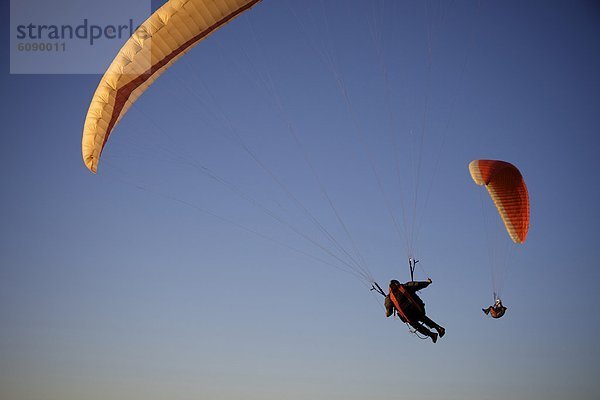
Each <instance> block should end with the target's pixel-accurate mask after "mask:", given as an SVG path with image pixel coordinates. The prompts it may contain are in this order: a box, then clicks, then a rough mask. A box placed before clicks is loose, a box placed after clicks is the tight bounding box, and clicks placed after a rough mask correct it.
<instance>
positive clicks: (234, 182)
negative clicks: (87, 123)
mask: <svg viewBox="0 0 600 400" xmlns="http://www.w3.org/2000/svg"><path fill="white" fill-rule="evenodd" d="M159 5H160V3H159V2H158V3H156V4H153V6H154V7H155V8H156V7H158V6H159ZM382 7H383V8H382ZM382 9H383V12H382ZM3 11H4V13H3V15H5V18H7V19H8V17H7V16H8V15H9V13H8V5H7V4H4V5H3ZM599 21H600V9H599V7H598V5H597V4H595V3H594V2H585V1H582V2H573V1H569V2H567V1H553V2H534V1H525V2H523V1H509V2H490V1H482V2H463V1H458V2H442V3H439V2H416V1H412V2H404V1H402V2H400V1H398V2H390V1H386V2H382V1H376V2H369V4H365V2H358V1H344V2H342V1H323V2H321V1H307V2H302V5H299V4H293V3H292V2H287V1H284V2H275V1H272V0H264V1H263V2H262V3H261V4H259V5H258V6H256V7H255V8H253V9H252V10H251V11H250V12H248V13H247V14H245V15H244V16H243V17H241V18H239V19H237V20H235V21H234V22H233V23H231V24H229V25H227V26H225V27H224V28H223V29H222V30H220V31H218V32H217V33H216V34H215V35H214V36H213V37H211V38H210V39H208V40H206V41H205V42H202V43H200V44H199V45H198V46H197V47H196V48H194V49H193V50H192V51H191V52H190V53H189V54H188V55H187V56H186V57H184V58H183V59H182V60H181V61H180V62H179V63H178V64H176V65H175V66H174V67H173V68H171V70H169V71H167V72H166V73H165V74H164V75H163V76H162V77H161V78H160V79H159V80H158V81H157V82H156V83H155V84H154V85H153V86H152V87H151V88H150V89H149V90H148V91H147V92H146V93H145V94H144V95H143V96H142V97H141V98H140V100H139V101H138V102H137V104H136V105H135V106H134V107H133V108H132V109H131V110H130V112H129V113H128V114H127V115H126V116H125V118H123V120H122V121H121V123H120V124H119V126H118V127H117V128H116V129H115V131H114V134H113V136H112V137H111V140H110V141H109V143H108V145H107V147H106V149H105V152H104V154H103V159H102V160H101V163H100V169H99V172H98V174H97V175H93V174H91V173H90V172H89V171H87V169H86V168H85V166H84V165H83V162H82V160H81V150H80V147H81V131H82V127H83V120H84V118H85V114H86V112H87V108H88V106H89V101H90V99H91V96H92V94H93V92H94V90H95V88H96V85H97V83H98V80H99V78H100V76H99V75H16V74H13V75H11V74H9V58H8V54H9V50H8V48H7V47H6V46H7V43H8V41H7V40H6V41H4V45H3V46H4V54H6V56H5V57H4V58H3V71H4V72H3V73H2V75H1V78H0V79H1V80H2V83H1V87H2V91H1V99H0V101H1V103H2V109H3V120H4V121H5V124H4V129H3V133H4V136H3V139H4V140H3V145H2V146H1V147H0V163H1V164H0V166H1V168H0V171H1V172H0V174H1V177H2V182H3V187H4V189H3V191H2V194H3V195H2V207H0V217H1V220H2V225H1V228H0V239H1V240H0V296H1V301H0V318H1V320H2V324H0V353H1V354H2V355H3V356H2V357H1V358H0V372H1V373H0V393H2V397H3V398H11V399H15V400H21V399H61V400H70V399H81V398H86V399H96V398H98V399H100V398H102V399H164V398H172V399H198V398H201V399H204V398H206V399H209V398H210V399H237V398H244V399H305V398H315V399H338V398H339V399H363V398H374V399H383V398H404V397H410V398H415V399H439V398H445V399H504V398H527V399H564V398H567V397H568V398H573V399H591V398H597V397H598V396H599V395H600V385H599V384H598V381H597V376H598V375H599V373H600V364H599V362H598V359H599V358H600V346H599V345H598V344H597V341H596V338H595V333H596V332H597V331H598V329H599V328H600V318H599V316H598V313H597V311H596V307H595V305H596V302H597V301H598V294H597V283H596V282H597V281H598V278H600V276H599V275H600V274H599V273H598V269H597V265H598V261H597V260H598V258H599V256H600V252H599V248H598V245H597V232H598V229H597V222H598V216H599V215H598V211H597V204H598V203H599V201H600V196H599V190H598V184H597V178H596V176H597V174H598V172H599V168H598V166H597V162H596V157H597V154H596V153H597V150H598V148H599V146H598V145H599V143H598V139H597V132H598V128H599V126H600V123H599V122H600V121H599V119H598V118H599V117H598V110H600V97H599V96H598V93H599V92H600V78H599V76H598V72H597V71H599V70H600V41H599V40H598V38H599V37H600V35H599V33H600V32H599V30H600V24H599ZM8 30H9V28H8V27H7V24H4V28H3V32H4V34H5V36H8V35H12V32H9V31H8ZM373 35H374V36H373ZM374 37H375V38H374ZM377 46H381V49H382V50H381V53H380V54H382V56H383V61H381V59H379V58H378V53H377V51H376V48H377ZM319 54H324V55H325V57H328V56H331V57H333V59H334V60H335V61H334V63H333V66H332V67H328V65H327V64H326V63H324V61H323V60H324V58H322V57H321V56H319ZM110 61H111V60H110V59H107V60H104V61H103V62H105V63H106V65H108V63H109V62H110ZM384 69H385V71H386V72H387V74H386V73H384V72H383V71H384ZM335 76H337V77H339V79H340V81H339V82H341V88H342V89H343V90H345V91H346V93H347V97H345V96H344V95H343V94H342V92H341V91H340V86H338V84H337V82H336V78H335ZM390 110H391V111H392V112H391V113H390V112H389V111H390ZM390 132H393V135H394V136H393V137H394V138H395V139H393V140H392V136H390ZM292 133H293V134H295V135H297V138H298V139H299V143H300V144H298V143H296V142H295V141H294V138H293V135H292ZM394 140H395V141H396V143H394ZM421 140H422V143H423V145H422V146H421V145H420V143H421ZM244 146H247V149H249V151H246V150H245V149H244ZM252 156H254V157H255V159H253V157H252ZM305 156H306V157H308V158H309V159H310V163H307V161H306V159H305ZM476 158H497V159H503V160H507V161H510V162H513V163H514V164H516V165H517V166H518V167H519V168H520V169H521V171H522V173H523V175H524V177H525V180H526V182H527V185H528V188H529V192H530V198H531V204H532V207H531V215H532V216H531V229H530V231H529V236H528V239H527V242H526V243H525V244H524V245H523V246H521V247H520V248H518V249H515V248H514V246H510V245H509V246H507V243H508V242H507V241H506V240H503V239H505V238H504V237H503V236H501V235H500V236H499V237H498V238H496V239H491V240H488V239H487V238H486V232H492V233H493V234H497V233H498V232H500V233H502V231H499V228H498V227H497V226H496V225H497V224H496V222H497V217H496V215H495V214H494V213H493V210H491V208H490V207H489V206H490V204H491V201H489V199H488V198H487V197H485V193H484V190H483V189H482V188H480V187H477V186H476V185H475V184H474V183H473V182H472V180H471V178H470V176H469V173H468V169H467V165H468V163H469V162H470V161H471V160H473V159H476ZM419 159H420V160H421V162H420V164H419V161H418V160H419ZM256 160H259V162H257V161H256ZM261 165H262V166H261ZM311 165H312V166H313V167H314V170H315V171H316V176H317V177H318V180H317V178H315V174H313V173H312V172H311V168H310V166H311ZM397 165H399V166H400V168H397V167H396V166H397ZM419 165H420V167H418V166H419ZM208 170H209V171H211V172H210V174H207V173H206V171H208ZM374 171H375V172H374ZM414 176H417V179H416V180H413V177H414ZM319 181H320V182H321V183H322V187H323V188H324V190H325V191H326V193H327V196H329V198H330V199H331V201H332V204H333V205H334V207H335V210H336V211H337V212H338V213H339V215H340V216H341V219H342V221H343V222H344V225H345V226H346V229H347V231H348V232H350V236H351V238H352V239H349V238H348V235H347V234H346V232H345V230H344V227H343V226H341V224H340V223H339V221H338V219H337V218H336V217H335V214H334V213H333V211H332V208H331V207H330V205H329V202H328V200H327V198H326V197H325V195H324V192H323V190H322V189H321V187H320V185H319ZM399 181H401V182H402V185H399V184H398V182H399ZM416 182H418V184H417V183H416ZM381 188H383V190H381ZM415 191H417V192H418V202H417V204H418V206H417V208H416V210H417V212H416V215H417V223H416V225H415V226H416V228H412V225H411V224H408V225H409V226H406V227H404V224H402V213H403V212H404V213H405V215H407V216H408V217H407V220H408V221H410V217H411V216H412V215H415V213H414V210H415V209H413V207H412V203H411V199H412V196H413V195H414V193H415ZM292 196H293V198H292ZM294 199H295V200H294ZM386 201H387V202H388V203H389V204H391V212H392V214H393V215H394V217H395V218H397V220H398V222H399V225H400V229H398V230H397V229H396V228H395V226H394V223H393V221H392V218H391V217H390V210H388V206H387V203H386ZM296 203H300V204H302V206H303V207H305V208H306V209H307V210H309V212H310V214H311V215H312V216H313V217H314V219H316V220H317V221H319V223H320V224H322V225H323V226H324V227H325V229H326V230H327V231H328V232H329V233H330V234H331V235H332V236H333V237H335V239H336V241H338V242H339V243H340V245H341V246H342V247H344V248H345V249H347V251H349V252H351V251H353V250H351V249H352V248H353V245H352V242H354V244H355V247H356V248H357V249H358V250H359V251H360V254H361V256H362V257H363V258H364V264H365V265H366V266H367V267H368V269H369V271H370V273H371V274H372V276H373V277H374V278H375V279H376V280H377V281H378V282H379V283H380V284H382V285H386V283H387V281H389V279H393V278H399V279H401V280H408V279H409V275H408V269H407V268H406V257H407V247H410V248H412V249H413V252H414V255H415V256H416V257H417V258H419V259H420V260H421V261H420V263H419V268H417V271H416V278H417V279H425V278H427V277H431V278H432V280H433V284H432V285H431V286H430V287H429V288H427V289H426V290H424V291H423V292H422V297H423V299H424V300H425V302H426V305H427V310H428V314H429V315H430V316H431V317H432V318H433V319H434V320H436V321H438V322H439V323H440V324H441V325H443V326H445V327H446V329H447V334H446V336H445V337H444V338H442V339H440V340H439V341H438V343H437V344H435V345H434V344H432V343H431V342H430V341H428V340H420V339H419V338H417V337H415V336H413V335H412V334H410V333H409V332H408V329H407V328H406V327H405V326H404V325H403V324H402V323H401V322H399V321H398V320H393V319H386V318H385V317H384V310H383V308H382V305H381V300H382V298H381V296H378V295H376V294H374V293H373V292H369V290H368V289H369V285H368V284H367V283H366V282H364V281H361V280H360V279H356V277H355V276H354V275H353V274H351V273H347V272H344V271H341V270H340V267H341V268H344V267H345V266H344V265H343V264H341V263H340V262H339V260H338V259H337V258H335V257H332V256H331V253H334V254H337V253H336V252H337V250H336V248H335V245H333V244H332V243H331V242H329V241H327V239H326V238H325V237H324V235H323V234H322V233H321V232H319V230H318V228H317V227H316V226H315V224H314V223H313V222H311V218H310V217H307V215H306V213H304V212H303V211H302V210H301V209H299V207H298V206H297V204H296ZM482 209H483V210H482ZM272 215H277V216H278V218H277V219H276V218H273V216H272ZM488 220H489V221H488ZM486 221H488V222H486ZM291 227H293V229H292V228H291ZM406 232H412V233H415V234H417V236H416V239H415V241H414V243H411V244H410V246H407V241H406ZM299 233H300V234H299ZM307 238H308V239H309V240H307ZM315 243H316V244H318V245H315ZM496 245H499V246H500V247H504V248H505V249H504V250H503V251H505V254H504V255H507V256H508V257H509V262H504V264H503V265H501V268H503V269H504V271H507V272H508V273H507V274H506V277H505V279H504V284H503V286H502V294H503V298H504V301H505V304H506V305H507V306H508V307H509V310H508V313H507V315H506V316H505V317H504V318H503V319H500V320H491V319H489V318H485V317H484V316H483V314H482V313H481V307H483V306H486V305H488V304H489V303H491V300H492V290H493V289H492V283H491V269H492V267H491V265H490V259H489V257H488V255H489V252H490V250H492V249H495V247H496ZM506 248H508V250H506ZM340 257H341V258H343V257H344V256H340ZM502 257H503V255H502V254H501V255H500V256H497V258H496V260H497V261H500V263H501V264H502ZM421 266H422V268H421Z"/></svg>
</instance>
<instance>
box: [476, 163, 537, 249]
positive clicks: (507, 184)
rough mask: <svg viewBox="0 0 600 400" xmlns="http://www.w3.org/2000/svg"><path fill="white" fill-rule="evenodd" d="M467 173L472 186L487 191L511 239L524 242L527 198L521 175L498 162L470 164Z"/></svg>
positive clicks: (510, 167) (512, 168) (526, 227)
mask: <svg viewBox="0 0 600 400" xmlns="http://www.w3.org/2000/svg"><path fill="white" fill-rule="evenodd" d="M469 171H470V172H471V177H472V178H473V180H474V181H475V183H476V184H478V185H482V186H485V187H486V189H487V190H488V193H489V194H490V197H491V198H492V200H493V201H494V204H495V205H496V208H497V209H498V213H500V216H501V217H502V221H503V222H504V226H505V227H506V230H507V231H508V234H509V235H510V237H511V239H512V240H513V241H514V242H515V243H523V242H524V241H525V238H526V237H527V231H528V230H529V195H528V193H527V186H525V181H524V180H523V176H522V175H521V172H519V170H518V169H517V167H515V166H514V165H512V164H511V163H508V162H506V161H499V160H474V161H471V163H470V164H469Z"/></svg>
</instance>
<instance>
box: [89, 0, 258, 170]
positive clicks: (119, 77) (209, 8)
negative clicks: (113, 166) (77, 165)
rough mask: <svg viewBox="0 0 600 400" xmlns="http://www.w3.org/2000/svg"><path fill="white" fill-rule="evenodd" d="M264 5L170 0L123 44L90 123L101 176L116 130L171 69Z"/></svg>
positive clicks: (92, 164) (243, 0)
mask: <svg viewBox="0 0 600 400" xmlns="http://www.w3.org/2000/svg"><path fill="white" fill-rule="evenodd" d="M259 1H260V0H169V1H168V2H166V3H165V4H164V5H163V6H162V7H160V8H159V9H158V10H157V11H156V12H154V13H153V14H152V15H151V16H150V17H149V18H148V19H147V20H146V21H145V22H144V23H143V24H142V25H140V27H139V28H138V29H137V30H136V31H135V32H134V34H133V35H132V36H131V37H130V38H129V40H127V42H126V43H125V44H124V45H123V47H122V48H121V50H119V53H118V54H117V56H116V57H115V59H114V60H113V62H112V63H111V64H110V66H109V67H108V69H107V70H106V72H105V74H104V76H103V77H102V79H101V80H100V83H99V85H98V88H97V89H96V92H95V93H94V96H93V98H92V102H91V104H90V107H89V109H88V113H87V116H86V119H85V123H84V128H83V138H82V143H81V147H82V155H83V161H84V163H85V165H86V166H87V167H88V169H89V170H90V171H92V172H94V173H95V172H96V171H97V169H98V161H99V159H100V154H101V153H102V150H103V148H104V145H105V144H106V141H107V140H108V137H109V136H110V134H111V132H112V129H113V128H114V127H115V125H116V124H117V123H118V122H119V120H120V119H121V118H122V117H123V115H124V114H125V113H126V112H127V110H128V109H129V107H131V105H132V104H133V103H134V102H135V101H136V99H137V98H138V97H139V96H140V95H141V94H142V93H143V92H144V91H145V90H146V89H148V87H149V86H150V85H151V84H152V82H154V81H155V80H156V79H157V78H158V77H159V76H160V75H161V74H162V73H163V72H164V71H165V70H166V69H167V68H169V67H170V66H171V65H172V64H173V63H174V62H176V61H177V60H178V59H179V58H180V57H181V56H183V55H184V54H185V53H186V52H187V51H189V50H190V49H191V48H192V47H194V46H195V45H196V44H198V43H199V42H200V41H202V40H203V39H205V38H206V37H207V36H208V35H210V34H211V33H213V32H214V31H216V30H217V29H219V28H220V27H222V26H223V25H225V24H227V23H228V22H229V21H231V20H232V19H233V18H235V17H237V16H238V15H240V14H241V13H243V12H244V11H246V10H248V9H250V8H251V7H252V6H253V5H255V4H256V3H258V2H259Z"/></svg>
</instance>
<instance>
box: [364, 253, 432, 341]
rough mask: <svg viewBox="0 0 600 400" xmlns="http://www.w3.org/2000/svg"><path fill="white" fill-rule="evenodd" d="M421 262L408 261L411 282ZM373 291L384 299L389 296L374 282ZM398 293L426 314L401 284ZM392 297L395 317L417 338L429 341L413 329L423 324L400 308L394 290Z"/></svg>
mask: <svg viewBox="0 0 600 400" xmlns="http://www.w3.org/2000/svg"><path fill="white" fill-rule="evenodd" d="M418 262H419V260H414V259H412V258H409V259H408V267H409V269H410V281H411V282H414V281H415V280H414V272H415V266H416V265H417V263H418ZM370 290H371V291H373V290H375V291H376V292H378V293H379V294H381V295H382V296H383V297H387V295H386V294H385V292H384V291H383V289H382V288H381V286H379V284H378V283H377V282H373V283H372V285H371V289H370ZM398 291H399V292H400V293H401V294H402V295H403V296H404V297H405V298H406V299H408V301H409V303H410V304H412V305H413V306H414V307H416V308H417V310H418V311H419V312H421V313H425V310H423V307H422V306H421V304H420V303H419V302H417V301H416V300H415V299H414V298H413V296H412V294H411V293H410V292H409V291H408V290H406V289H405V288H404V285H402V284H400V286H399V287H398ZM389 296H390V300H391V301H392V304H393V305H394V315H398V317H399V318H400V320H401V321H402V322H404V323H405V324H406V325H407V326H408V330H409V331H410V332H411V333H412V334H414V335H415V336H417V337H418V338H420V339H427V338H426V337H421V336H420V335H419V334H418V332H417V330H416V329H413V328H412V326H411V324H420V325H422V323H421V322H418V321H413V320H412V319H411V318H409V317H408V316H407V315H406V314H405V313H404V311H403V310H402V307H400V304H399V303H398V299H396V296H395V295H394V292H393V291H392V290H390V293H389Z"/></svg>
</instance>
